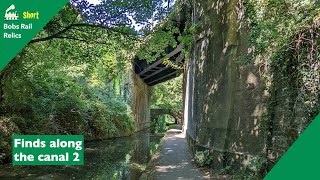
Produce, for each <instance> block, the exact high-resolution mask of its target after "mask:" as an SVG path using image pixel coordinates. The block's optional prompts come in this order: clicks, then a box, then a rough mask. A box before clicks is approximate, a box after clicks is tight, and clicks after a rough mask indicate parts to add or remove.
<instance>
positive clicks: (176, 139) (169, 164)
mask: <svg viewBox="0 0 320 180" xmlns="http://www.w3.org/2000/svg"><path fill="white" fill-rule="evenodd" d="M155 169H156V177H155V179H158V180H182V179H183V180H198V179H199V180H202V179H209V177H208V176H205V175H204V174H203V173H202V172H200V171H199V170H198V169H197V168H196V167H195V166H194V164H193V163H192V158H191V155H190V152H189V147H188V145H187V142H186V139H185V134H184V133H182V132H181V130H178V129H171V130H169V131H168V132H167V136H166V139H165V141H164V144H163V148H162V151H161V152H160V156H159V162H158V164H157V165H156V167H155Z"/></svg>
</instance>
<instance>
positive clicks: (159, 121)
mask: <svg viewBox="0 0 320 180" xmlns="http://www.w3.org/2000/svg"><path fill="white" fill-rule="evenodd" d="M167 129H168V128H167V124H166V118H165V116H163V115H160V116H158V117H156V119H152V120H151V131H152V132H154V133H162V132H166V131H167Z"/></svg>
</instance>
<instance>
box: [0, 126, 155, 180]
mask: <svg viewBox="0 0 320 180" xmlns="http://www.w3.org/2000/svg"><path fill="white" fill-rule="evenodd" d="M160 139H161V136H156V135H154V134H153V133H150V130H144V131H141V132H138V133H136V134H134V135H132V136H130V137H122V138H115V139H110V140H103V141H92V142H86V143H85V147H86V148H85V165H84V166H11V165H7V166H0V179H13V178H14V179H46V180H47V179H48V180H60V179H117V180H118V179H123V180H124V179H126V180H127V179H130V180H137V179H139V178H140V176H141V175H142V172H143V170H144V169H145V167H146V165H147V163H148V162H149V160H150V158H151V156H152V154H153V153H154V152H155V151H156V149H157V148H158V144H159V142H160Z"/></svg>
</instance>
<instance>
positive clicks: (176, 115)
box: [150, 109, 183, 124]
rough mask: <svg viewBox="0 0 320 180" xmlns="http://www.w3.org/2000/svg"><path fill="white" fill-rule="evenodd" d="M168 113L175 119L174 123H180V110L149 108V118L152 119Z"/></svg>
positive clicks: (181, 115)
mask: <svg viewBox="0 0 320 180" xmlns="http://www.w3.org/2000/svg"><path fill="white" fill-rule="evenodd" d="M164 114H168V115H170V116H172V117H173V118H174V119H175V124H182V117H183V114H182V111H176V110H172V109H151V110H150V119H151V120H153V119H155V118H157V117H158V116H159V115H164Z"/></svg>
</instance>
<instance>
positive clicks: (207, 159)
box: [194, 150, 213, 167]
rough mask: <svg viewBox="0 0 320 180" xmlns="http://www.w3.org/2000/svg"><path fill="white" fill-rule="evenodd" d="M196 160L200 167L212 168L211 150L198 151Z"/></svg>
mask: <svg viewBox="0 0 320 180" xmlns="http://www.w3.org/2000/svg"><path fill="white" fill-rule="evenodd" d="M194 160H195V162H196V163H197V164H198V165H199V166H200V167H210V166H211V164H212V162H213V155H212V154H211V152H210V151H209V150H204V151H197V152H196V154H195V155H194Z"/></svg>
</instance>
